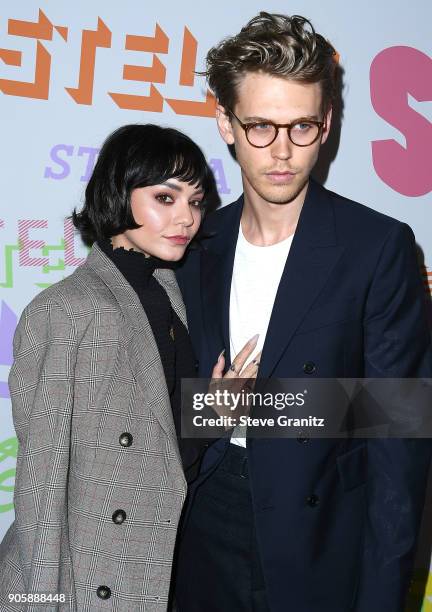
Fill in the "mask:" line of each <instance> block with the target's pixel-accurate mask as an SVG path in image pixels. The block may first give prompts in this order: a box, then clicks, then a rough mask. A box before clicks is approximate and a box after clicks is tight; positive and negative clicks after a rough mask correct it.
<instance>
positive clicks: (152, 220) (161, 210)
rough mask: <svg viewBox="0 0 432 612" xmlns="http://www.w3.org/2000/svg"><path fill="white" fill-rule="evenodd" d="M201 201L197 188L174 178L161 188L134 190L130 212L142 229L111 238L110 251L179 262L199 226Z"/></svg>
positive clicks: (202, 196) (198, 188) (200, 193)
mask: <svg viewBox="0 0 432 612" xmlns="http://www.w3.org/2000/svg"><path fill="white" fill-rule="evenodd" d="M203 198H204V192H203V190H202V189H201V187H200V186H199V185H189V184H188V183H185V182H183V181H180V180H178V179H175V178H170V179H168V180H167V181H166V182H165V183H163V184H161V185H151V186H150V187H139V188H138V189H134V190H133V191H132V193H131V209H132V214H133V217H134V219H135V221H136V222H137V223H139V224H140V225H141V227H139V228H137V229H130V230H126V231H125V232H123V233H122V234H118V235H117V236H113V237H112V239H111V242H112V245H113V247H114V248H117V247H124V248H125V249H128V250H129V249H133V250H134V251H139V252H141V253H144V254H146V255H152V256H154V257H159V259H164V260H166V261H178V260H179V259H181V258H182V257H183V254H184V252H185V250H186V248H187V245H188V244H189V242H190V241H191V240H192V238H193V237H194V236H195V234H196V233H197V231H198V228H199V226H200V223H201V210H202V201H203Z"/></svg>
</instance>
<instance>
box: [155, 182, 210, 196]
mask: <svg viewBox="0 0 432 612" xmlns="http://www.w3.org/2000/svg"><path fill="white" fill-rule="evenodd" d="M162 185H165V186H166V187H170V188H171V189H175V190H176V191H183V187H182V186H181V185H177V184H176V183H170V181H165V183H162ZM201 193H204V189H203V188H202V187H197V189H196V191H195V192H194V195H199V194H201Z"/></svg>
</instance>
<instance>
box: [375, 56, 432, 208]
mask: <svg viewBox="0 0 432 612" xmlns="http://www.w3.org/2000/svg"><path fill="white" fill-rule="evenodd" d="M370 90H371V101H372V105H373V107H374V109H375V111H376V113H377V114H378V115H379V116H380V117H382V118H383V119H385V121H387V122H388V123H390V125H392V126H393V127H395V128H396V129H397V130H399V131H400V132H402V134H404V136H405V138H406V148H404V147H402V146H401V145H400V144H399V143H397V142H396V141H395V140H375V141H373V142H372V159H373V165H374V168H375V171H376V173H377V174H378V176H379V177H380V178H381V179H382V180H383V181H384V182H385V183H386V184H387V185H389V187H391V188H392V189H394V190H395V191H397V192H398V193H401V194H402V195H405V196H410V197H416V196H422V195H425V194H427V193H429V192H430V191H432V167H431V157H432V123H431V122H430V121H428V120H427V119H426V117H424V116H423V115H420V114H419V113H418V112H416V111H415V110H414V109H412V108H411V107H410V106H409V104H408V94H410V95H411V96H413V97H414V98H415V99H416V100H418V101H419V102H427V101H431V102H432V58H430V57H429V56H428V55H426V54H425V53H423V52H422V51H419V49H414V48H413V47H389V48H387V49H384V50H383V51H381V52H380V53H378V55H377V56H376V57H375V59H374V60H373V62H372V64H371V68H370Z"/></svg>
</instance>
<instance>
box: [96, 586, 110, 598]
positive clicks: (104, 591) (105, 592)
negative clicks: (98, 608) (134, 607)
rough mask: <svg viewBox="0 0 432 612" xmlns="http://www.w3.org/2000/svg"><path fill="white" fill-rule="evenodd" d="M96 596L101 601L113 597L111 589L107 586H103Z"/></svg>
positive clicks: (99, 588) (98, 589)
mask: <svg viewBox="0 0 432 612" xmlns="http://www.w3.org/2000/svg"><path fill="white" fill-rule="evenodd" d="M96 595H97V596H98V597H99V598H100V599H109V598H110V597H111V589H110V588H109V587H107V586H105V585H101V586H100V587H98V588H97V591H96Z"/></svg>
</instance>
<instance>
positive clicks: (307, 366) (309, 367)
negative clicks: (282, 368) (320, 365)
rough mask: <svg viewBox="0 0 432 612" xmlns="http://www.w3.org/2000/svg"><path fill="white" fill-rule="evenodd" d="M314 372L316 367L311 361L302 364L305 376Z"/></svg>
mask: <svg viewBox="0 0 432 612" xmlns="http://www.w3.org/2000/svg"><path fill="white" fill-rule="evenodd" d="M315 370H316V365H315V364H314V362H313V361H306V363H304V364H303V372H304V373H305V374H313V373H314V372H315Z"/></svg>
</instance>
